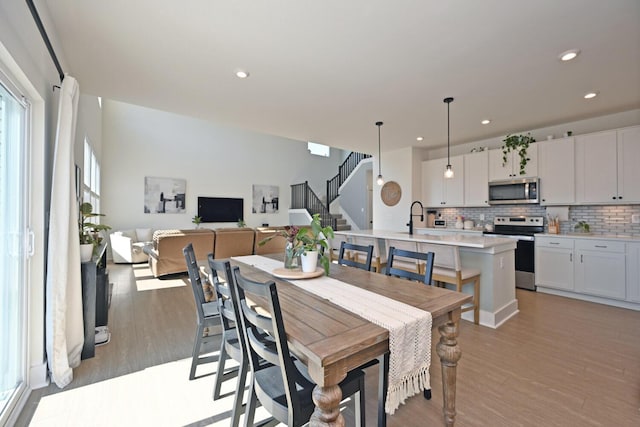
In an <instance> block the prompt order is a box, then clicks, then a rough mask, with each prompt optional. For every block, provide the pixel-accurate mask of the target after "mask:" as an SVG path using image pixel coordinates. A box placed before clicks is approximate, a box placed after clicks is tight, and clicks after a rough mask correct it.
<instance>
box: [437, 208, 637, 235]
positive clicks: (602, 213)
mask: <svg viewBox="0 0 640 427" xmlns="http://www.w3.org/2000/svg"><path fill="white" fill-rule="evenodd" d="M434 210H435V211H436V212H437V213H438V214H439V215H440V217H441V218H443V219H445V220H446V221H447V226H448V227H453V225H454V224H455V222H456V217H458V216H463V217H464V218H465V219H470V220H472V221H474V222H475V223H476V224H478V225H484V224H487V223H493V218H494V217H496V216H519V215H525V216H542V217H545V226H546V225H547V220H546V216H547V208H546V207H545V206H539V205H526V206H525V205H522V206H520V205H501V206H491V207H485V208H444V209H434ZM632 214H640V205H607V206H600V205H590V206H569V221H560V232H561V233H571V232H573V226H574V225H575V224H576V223H577V222H578V221H586V222H587V223H588V224H589V226H590V228H591V232H592V233H593V234H620V235H625V236H640V224H632V223H631V215H632ZM480 215H484V220H480Z"/></svg>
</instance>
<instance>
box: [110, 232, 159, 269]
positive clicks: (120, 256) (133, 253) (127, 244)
mask: <svg viewBox="0 0 640 427" xmlns="http://www.w3.org/2000/svg"><path fill="white" fill-rule="evenodd" d="M152 238H153V230H151V229H150V228H136V229H135V230H133V229H132V230H121V231H115V232H113V233H111V234H110V235H109V241H110V242H111V254H112V256H113V262H114V263H116V264H124V263H128V264H136V263H140V262H146V261H147V260H148V259H149V256H148V255H147V254H146V253H145V252H144V248H145V246H147V245H151V241H152Z"/></svg>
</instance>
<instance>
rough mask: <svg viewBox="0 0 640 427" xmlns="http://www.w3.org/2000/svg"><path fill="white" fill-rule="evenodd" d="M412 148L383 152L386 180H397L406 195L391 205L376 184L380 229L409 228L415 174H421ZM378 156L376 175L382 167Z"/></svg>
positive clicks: (375, 209) (376, 216) (376, 225)
mask: <svg viewBox="0 0 640 427" xmlns="http://www.w3.org/2000/svg"><path fill="white" fill-rule="evenodd" d="M414 151H415V150H414V149H413V148H412V147H406V148H402V149H400V150H395V151H389V152H384V153H382V176H383V177H384V181H385V182H389V181H395V182H397V183H398V184H399V185H400V189H401V190H402V197H401V198H400V201H399V202H398V204H396V205H395V206H387V205H385V204H384V203H383V202H382V199H381V198H380V190H381V189H382V187H381V186H379V185H377V184H375V183H374V189H373V228H375V229H377V230H393V231H408V230H409V228H408V227H407V225H406V224H407V223H408V222H409V207H410V206H411V203H412V202H413V201H414V200H417V199H416V198H415V197H414V196H415V194H414V190H413V187H414V175H416V174H421V173H422V172H421V170H420V169H416V165H417V164H419V162H415V161H414V160H413V157H414V156H415V154H414ZM377 161H378V160H377V159H375V160H374V166H373V170H374V175H376V176H377V174H375V171H377V170H378V164H377Z"/></svg>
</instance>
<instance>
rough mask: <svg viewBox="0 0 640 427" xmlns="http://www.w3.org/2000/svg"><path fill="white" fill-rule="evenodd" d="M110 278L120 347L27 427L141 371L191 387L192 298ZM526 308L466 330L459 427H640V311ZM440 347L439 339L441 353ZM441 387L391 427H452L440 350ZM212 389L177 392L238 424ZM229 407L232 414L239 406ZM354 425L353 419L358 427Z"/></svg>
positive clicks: (113, 273) (436, 381)
mask: <svg viewBox="0 0 640 427" xmlns="http://www.w3.org/2000/svg"><path fill="white" fill-rule="evenodd" d="M109 271H110V280H111V282H112V283H114V287H113V299H112V304H111V310H110V312H109V326H110V329H111V332H112V339H111V342H110V343H109V344H107V345H105V346H101V347H98V348H97V351H96V357H95V358H93V359H88V360H85V361H83V363H82V364H81V365H80V367H78V368H76V369H75V370H74V377H75V378H74V381H73V383H72V384H71V385H70V386H68V387H67V388H65V389H64V390H59V389H58V388H57V387H56V386H54V385H51V386H49V387H47V388H44V389H40V390H36V391H35V392H34V393H33V394H32V396H31V398H30V399H29V401H28V403H27V405H26V407H25V409H24V410H23V413H22V415H21V417H20V418H19V420H18V425H20V426H24V425H29V424H30V423H31V421H32V419H33V420H34V422H33V425H71V424H73V425H75V423H77V421H74V422H73V423H71V422H69V424H65V423H64V422H59V421H58V422H53V421H52V422H50V423H47V422H42V421H41V420H40V421H38V422H36V417H34V413H36V412H37V409H38V405H39V404H41V402H42V401H44V400H46V399H47V398H48V397H55V396H54V395H59V396H60V397H64V396H65V394H66V393H69V395H70V396H71V394H72V393H70V392H71V391H72V390H73V391H76V392H83V390H85V389H86V391H85V393H90V392H91V391H89V390H90V387H91V386H95V385H99V383H100V382H108V381H110V380H112V379H117V378H118V377H123V378H126V377H127V376H130V375H137V374H139V373H140V372H141V371H142V372H147V376H146V377H144V378H146V379H145V380H142V381H148V382H150V383H152V384H151V385H149V387H151V388H152V387H160V388H161V387H162V386H163V384H165V382H164V380H166V376H168V375H172V374H171V373H162V372H165V371H160V370H159V371H158V372H157V373H155V372H156V371H154V369H160V368H159V367H163V366H171V367H174V364H175V363H178V365H175V367H174V368H175V369H178V372H177V373H175V375H178V376H180V378H181V379H186V377H187V376H188V366H189V364H188V359H189V357H190V352H191V346H192V343H193V333H194V331H195V312H194V307H193V301H192V295H191V291H190V288H189V287H187V286H183V287H176V288H167V289H158V290H149V291H144V292H139V291H137V289H136V286H135V281H134V279H133V274H132V270H131V267H130V266H122V265H110V267H109ZM517 298H518V302H519V308H520V313H519V314H518V315H517V316H516V317H514V318H513V319H511V320H509V321H508V322H507V323H506V324H504V325H503V326H501V327H500V328H499V329H497V330H493V329H489V328H486V327H482V326H475V325H473V324H471V323H470V322H466V321H463V322H462V324H461V328H460V329H461V332H460V345H461V348H462V359H461V360H460V363H459V366H458V383H457V401H456V406H457V411H458V415H457V423H456V425H458V426H492V427H494V426H640V312H635V311H631V310H624V309H619V308H614V307H609V306H604V305H598V304H593V303H587V302H583V301H577V300H572V299H567V298H562V297H557V296H552V295H545V294H540V293H535V292H528V291H521V290H517ZM437 339H438V334H437V332H435V333H434V337H433V343H434V346H435V343H436V342H437ZM175 361H179V362H175ZM171 362H174V364H172V363H171ZM154 367H155V368H154ZM166 372H169V371H166ZM153 375H156V376H158V377H163V378H153ZM376 380H377V368H376V367H373V368H370V370H369V371H368V372H367V419H368V423H367V424H368V425H374V424H375V419H376V418H375V417H376V412H375V411H376V406H375V405H376V395H377V390H376ZM135 381H138V382H140V381H141V380H135ZM431 382H432V388H433V399H432V400H431V401H426V400H424V399H423V398H422V397H421V396H416V397H414V398H411V399H409V400H408V401H407V403H406V404H405V405H403V406H401V408H400V409H399V410H398V411H397V412H396V414H395V415H393V416H391V417H389V420H388V425H389V426H390V427H406V426H426V425H434V426H437V425H442V416H441V408H442V400H441V395H442V393H441V387H442V386H441V375H440V363H439V360H438V358H437V356H436V354H435V350H434V351H433V355H432V368H431ZM212 383H213V377H212V376H205V377H203V378H199V379H196V380H195V381H191V382H189V381H186V380H185V381H184V382H182V383H180V384H183V385H177V386H176V385H175V384H174V385H173V386H172V387H173V388H176V387H177V388H180V387H182V388H183V389H182V390H178V393H182V394H183V395H188V394H189V393H196V391H194V390H196V388H194V387H195V386H197V387H199V388H197V390H198V391H197V393H199V394H206V396H204V397H203V396H198V397H199V398H202V399H203V401H204V402H207V403H206V404H204V406H206V405H209V404H211V405H212V406H211V408H212V409H211V416H210V417H208V418H200V421H199V422H198V423H192V424H189V425H226V424H227V423H228V422H227V421H226V420H225V419H224V418H223V417H224V416H228V413H227V412H224V411H222V412H221V411H220V410H218V411H217V412H216V411H214V410H213V408H214V402H212V401H211V399H210V391H211V388H210V386H211V384H212ZM198 384H199V385H198ZM122 392H123V393H124V392H126V391H124V390H123V391H122ZM174 392H175V391H174ZM191 397H194V396H191ZM112 398H113V397H112V396H111V395H110V394H109V393H106V394H105V395H103V396H102V399H104V401H105V402H107V403H106V404H105V407H109V405H108V402H109V400H110V399H112ZM131 399H135V400H136V401H139V402H140V405H139V406H141V407H142V408H143V410H144V411H151V410H153V411H158V410H160V411H166V413H167V414H171V413H172V412H173V413H175V412H177V411H181V410H186V409H184V408H183V407H182V406H181V405H175V406H173V407H172V406H169V407H164V408H154V407H145V404H148V405H153V403H152V402H150V401H147V400H146V399H145V397H144V396H139V395H136V396H132V397H131ZM60 402H62V403H56V404H57V405H66V407H65V406H62V407H60V408H59V410H60V411H76V410H78V409H77V408H76V407H74V405H77V404H78V403H77V402H78V398H77V397H75V398H73V399H72V398H69V399H61V400H60ZM226 404H227V405H228V406H230V401H228V402H227V403H226ZM201 406H203V405H201ZM41 409H42V408H41ZM205 409H206V408H205ZM95 410H96V411H98V410H99V408H95ZM214 413H215V415H214ZM88 414H90V412H88ZM221 414H227V415H221ZM141 417H142V418H141ZM350 418H351V417H350V416H347V417H346V419H347V423H348V424H350V423H351V421H350ZM76 419H77V418H76ZM97 419H99V418H91V417H90V415H87V418H86V420H84V421H83V424H84V425H104V424H101V423H98V422H97V421H96V420H97ZM125 419H127V418H125ZM130 419H131V420H132V421H131V425H134V424H135V425H145V422H144V420H145V417H144V415H140V414H138V415H135V416H133V415H132V418H130ZM134 419H135V420H136V421H135V422H134V421H133V420H134ZM141 419H142V420H143V421H142V422H140V420H141ZM163 419H164V422H161V423H159V424H162V425H184V423H181V422H178V421H175V422H172V421H171V420H173V418H171V417H169V416H168V415H166V416H165V417H164V418H163ZM125 424H126V422H125ZM155 425H158V424H155Z"/></svg>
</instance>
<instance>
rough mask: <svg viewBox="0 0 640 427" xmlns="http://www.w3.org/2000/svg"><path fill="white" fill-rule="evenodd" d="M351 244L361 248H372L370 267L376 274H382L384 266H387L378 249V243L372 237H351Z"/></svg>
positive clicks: (382, 253) (383, 254) (383, 256)
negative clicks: (370, 246)
mask: <svg viewBox="0 0 640 427" xmlns="http://www.w3.org/2000/svg"><path fill="white" fill-rule="evenodd" d="M352 243H355V244H356V245H361V246H369V245H372V246H373V258H372V261H371V267H372V268H373V271H375V272H376V273H382V270H383V268H384V266H385V265H386V264H387V257H386V254H385V253H384V251H382V250H381V249H380V242H379V240H378V239H377V238H375V237H372V236H353V239H352Z"/></svg>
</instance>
